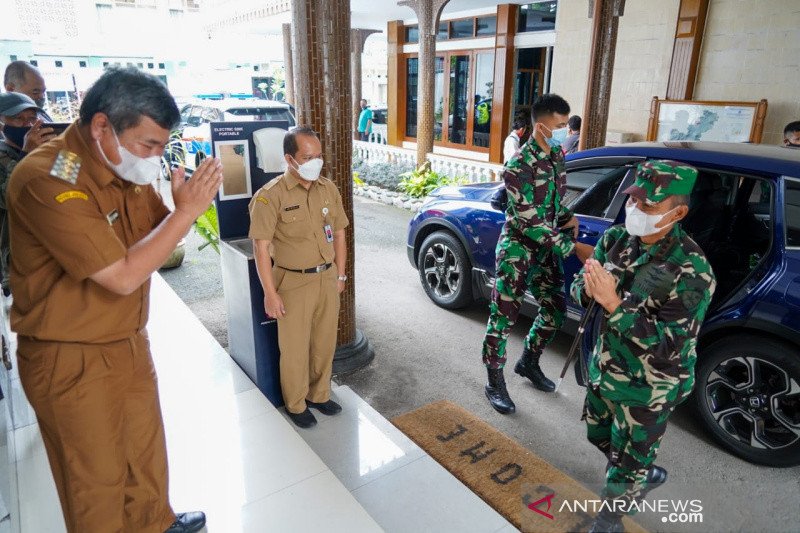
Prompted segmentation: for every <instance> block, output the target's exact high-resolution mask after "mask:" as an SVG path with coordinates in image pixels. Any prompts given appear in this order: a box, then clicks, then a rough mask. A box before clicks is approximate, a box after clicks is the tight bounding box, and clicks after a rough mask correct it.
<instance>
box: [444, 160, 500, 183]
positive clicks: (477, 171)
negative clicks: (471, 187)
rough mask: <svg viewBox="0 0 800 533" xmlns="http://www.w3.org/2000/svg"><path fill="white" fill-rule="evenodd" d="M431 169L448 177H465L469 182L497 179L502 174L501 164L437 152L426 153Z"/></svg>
mask: <svg viewBox="0 0 800 533" xmlns="http://www.w3.org/2000/svg"><path fill="white" fill-rule="evenodd" d="M428 161H430V163H431V169H432V170H433V171H434V172H437V173H439V174H444V175H446V176H450V177H453V178H455V177H457V176H462V177H466V178H467V180H468V181H469V182H470V183H484V182H487V181H497V180H499V179H501V176H502V174H503V165H498V164H496V163H488V162H485V161H472V160H470V159H460V158H458V157H449V156H446V155H439V154H428Z"/></svg>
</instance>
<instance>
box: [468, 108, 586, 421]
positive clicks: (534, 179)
mask: <svg viewBox="0 0 800 533" xmlns="http://www.w3.org/2000/svg"><path fill="white" fill-rule="evenodd" d="M532 113H533V114H532V119H533V122H534V124H533V128H532V134H531V137H530V139H529V140H528V142H526V143H525V144H524V145H523V146H522V148H521V149H520V150H519V151H518V152H516V153H515V154H514V155H513V157H511V159H510V160H509V161H508V162H506V165H505V168H504V169H503V181H504V182H505V187H506V193H507V196H508V206H507V208H506V221H505V223H504V224H503V231H502V233H501V234H500V239H499V240H498V242H497V259H496V278H495V286H494V290H493V291H492V299H491V303H490V305H489V321H488V324H487V326H486V336H485V338H484V341H483V352H482V354H483V364H484V365H485V366H486V369H487V373H488V378H489V380H488V383H487V384H486V386H485V393H486V397H487V399H488V400H489V403H490V405H491V406H492V408H494V410H495V411H497V412H499V413H501V414H509V413H513V412H515V411H516V406H515V405H514V402H513V401H512V400H511V398H510V397H509V394H508V390H507V389H506V383H505V378H504V376H503V368H504V367H505V364H506V343H507V341H508V335H509V333H510V332H511V328H512V327H513V326H514V323H515V322H516V320H517V317H518V316H519V310H520V306H521V305H522V300H523V298H524V297H525V291H526V290H530V291H531V293H532V294H533V296H534V297H535V298H536V301H537V303H538V304H539V312H538V314H537V315H536V318H535V319H534V321H533V326H532V327H531V330H530V332H529V333H528V336H527V337H526V339H525V344H524V349H523V351H522V357H521V358H520V359H519V360H518V361H517V364H516V365H515V366H514V372H516V373H517V374H519V375H521V376H523V377H526V378H528V379H529V380H531V383H532V384H533V386H534V387H535V388H537V389H539V390H541V391H545V392H553V391H554V390H555V384H554V383H553V382H552V381H550V380H549V379H547V377H546V376H545V375H544V373H543V372H542V370H541V368H540V366H539V358H540V357H541V355H542V351H543V350H544V348H545V347H546V346H547V345H548V344H549V343H550V342H551V341H552V340H553V338H554V337H555V335H556V332H557V331H558V329H559V328H560V327H561V325H562V324H563V322H564V314H565V312H566V305H567V304H566V296H565V294H564V266H563V260H564V259H565V258H566V257H568V256H569V255H570V254H572V253H573V252H575V253H576V255H578V257H579V259H581V261H583V260H585V259H586V258H587V257H588V256H589V255H591V253H592V247H591V246H589V245H587V244H583V243H579V242H576V238H577V236H578V219H577V217H575V215H574V214H573V213H572V212H571V211H570V210H569V209H568V208H567V207H566V206H564V205H563V203H562V199H563V197H564V194H565V193H566V188H567V184H566V170H565V168H564V154H563V153H562V152H561V142H562V141H563V139H564V136H563V135H562V134H566V126H567V119H568V118H569V104H567V102H566V101H565V100H564V99H563V98H561V97H560V96H558V95H556V94H545V95H543V96H541V97H539V98H538V99H537V100H536V102H534V104H533V112H532Z"/></svg>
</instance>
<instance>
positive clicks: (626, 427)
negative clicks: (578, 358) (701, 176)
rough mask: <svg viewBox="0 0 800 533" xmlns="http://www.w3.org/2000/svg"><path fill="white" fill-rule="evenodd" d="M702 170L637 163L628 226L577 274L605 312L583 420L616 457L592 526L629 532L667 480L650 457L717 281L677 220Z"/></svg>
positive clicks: (577, 293)
mask: <svg viewBox="0 0 800 533" xmlns="http://www.w3.org/2000/svg"><path fill="white" fill-rule="evenodd" d="M696 178H697V170H695V169H694V168H693V167H690V166H688V165H684V164H681V163H678V162H675V161H649V162H646V163H642V164H641V165H639V167H638V168H637V172H636V181H635V183H634V185H633V186H631V187H629V188H628V189H627V190H626V191H625V192H626V193H628V194H630V198H629V200H628V203H627V204H626V206H625V208H626V214H627V216H626V221H625V227H622V226H614V227H612V228H609V230H608V231H606V233H605V234H604V235H603V237H602V238H601V239H600V242H599V243H598V244H597V247H596V248H595V250H594V256H593V258H592V259H588V260H587V261H586V264H585V265H584V268H583V269H582V270H581V272H579V273H578V274H577V275H576V278H575V281H574V282H573V283H572V287H571V294H572V297H573V299H574V300H575V301H576V302H578V303H579V304H580V305H582V306H584V307H587V306H589V304H590V303H591V302H592V300H594V301H595V302H596V304H597V305H598V306H599V307H602V308H603V310H604V311H605V312H604V313H603V314H602V316H601V317H598V318H599V319H600V320H601V323H600V330H599V331H600V335H599V337H598V339H597V344H596V345H595V347H594V352H593V354H592V358H591V362H590V364H589V384H588V387H587V391H586V403H585V406H584V414H583V419H584V420H586V426H587V436H588V439H589V441H590V442H591V443H592V444H594V445H595V446H597V447H598V448H599V449H600V451H602V452H603V453H604V454H605V455H606V457H607V458H608V461H609V463H608V469H607V473H606V486H605V489H604V491H603V492H604V493H603V497H604V499H605V500H606V501H608V502H609V505H608V506H604V507H603V508H602V510H601V512H600V514H599V515H598V517H597V519H596V521H595V523H594V526H593V528H592V529H591V530H590V531H612V532H615V531H622V523H621V519H622V515H623V514H626V513H631V512H635V508H633V509H631V504H632V502H634V501H640V500H641V499H643V498H644V494H645V493H646V492H647V490H649V489H651V488H655V486H658V485H660V484H662V483H664V482H665V481H666V477H667V472H666V470H664V469H663V468H661V467H658V466H655V465H654V464H653V461H654V460H655V457H656V452H657V451H658V446H659V443H660V442H661V438H662V437H663V435H664V431H665V430H666V427H667V419H668V418H669V416H670V415H671V414H672V411H673V410H674V409H675V406H677V405H678V404H679V403H681V402H682V401H683V400H685V399H686V397H687V396H688V395H689V393H690V392H691V391H692V386H693V385H694V365H695V360H696V358H697V355H696V352H695V346H696V345H697V335H698V332H699V331H700V326H701V325H702V323H703V319H704V317H705V314H706V310H707V309H708V306H709V304H710V302H711V296H712V294H713V292H714V287H715V284H716V282H715V279H714V274H713V272H712V270H711V266H710V265H709V263H708V261H707V260H706V257H705V255H704V254H703V251H702V250H701V249H700V247H699V246H697V244H696V243H695V242H694V241H692V239H691V238H689V236H688V235H687V234H686V233H685V232H684V231H683V229H682V228H681V227H680V225H678V224H677V222H678V221H679V220H681V219H682V218H683V217H684V216H686V213H687V212H688V207H687V204H688V198H689V194H690V193H691V191H692V188H693V187H694V183H695V180H696ZM615 506H616V507H615Z"/></svg>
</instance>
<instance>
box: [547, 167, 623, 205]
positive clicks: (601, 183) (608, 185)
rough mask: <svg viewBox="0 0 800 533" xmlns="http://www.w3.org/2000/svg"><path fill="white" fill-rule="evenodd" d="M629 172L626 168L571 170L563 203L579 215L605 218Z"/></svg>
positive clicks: (568, 173)
mask: <svg viewBox="0 0 800 533" xmlns="http://www.w3.org/2000/svg"><path fill="white" fill-rule="evenodd" d="M627 171H628V167H624V166H623V167H618V166H614V167H600V168H582V169H576V170H570V171H568V172H567V193H566V195H565V196H564V199H563V203H564V204H565V205H566V206H567V207H569V208H570V209H571V210H572V211H574V212H575V213H577V214H579V215H588V216H592V217H603V216H605V214H606V211H607V210H608V207H609V204H610V203H611V200H613V199H614V195H615V194H616V193H617V190H618V189H619V186H620V184H621V183H622V178H624V177H625V174H626V173H627Z"/></svg>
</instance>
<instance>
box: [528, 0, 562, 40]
mask: <svg viewBox="0 0 800 533" xmlns="http://www.w3.org/2000/svg"><path fill="white" fill-rule="evenodd" d="M557 7H558V1H557V0H552V1H549V2H537V3H535V4H528V5H526V6H520V7H519V28H518V31H520V32H526V31H546V30H554V29H555V27H556V8H557Z"/></svg>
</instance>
